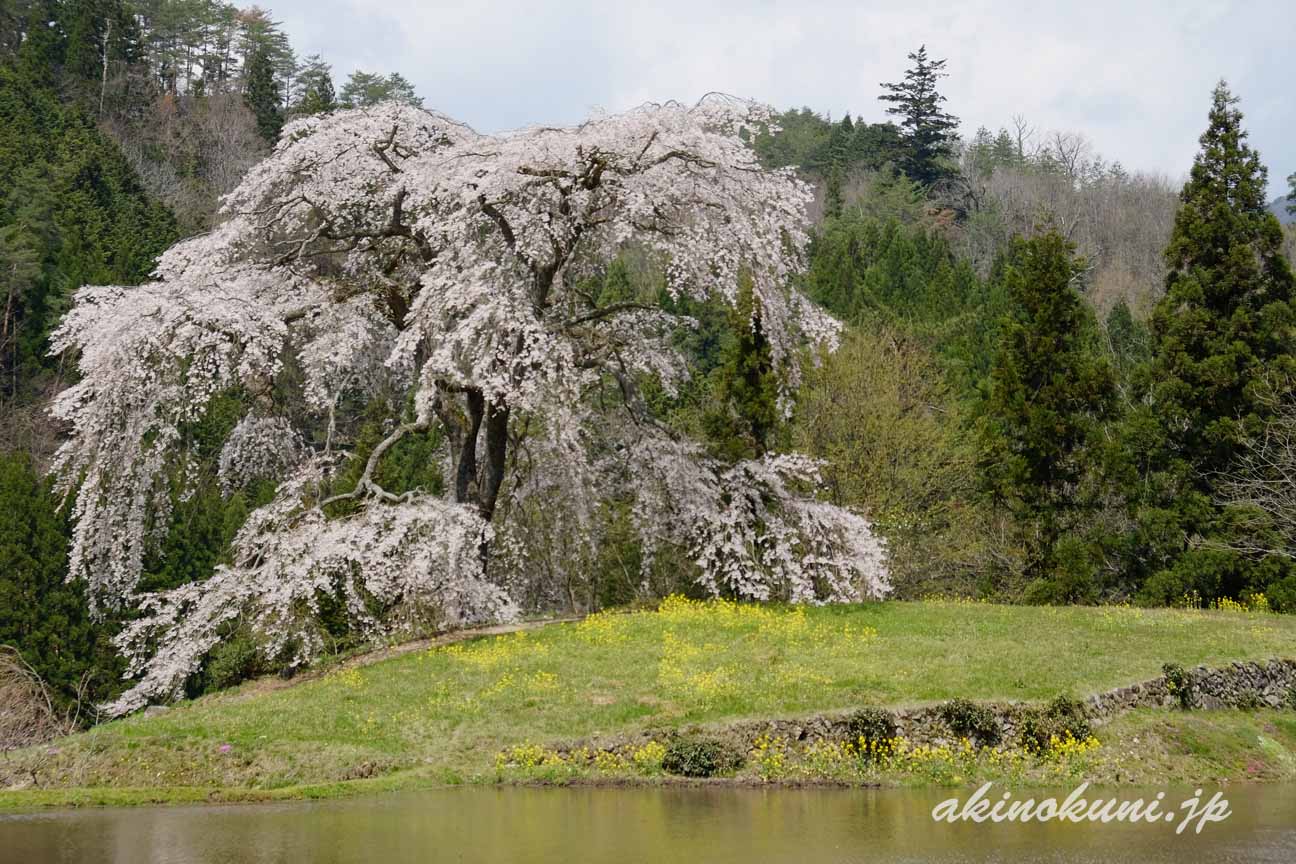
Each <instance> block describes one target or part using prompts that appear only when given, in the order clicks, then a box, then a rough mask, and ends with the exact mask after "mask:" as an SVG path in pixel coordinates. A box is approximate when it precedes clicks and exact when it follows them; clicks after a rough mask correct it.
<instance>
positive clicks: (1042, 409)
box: [980, 231, 1114, 600]
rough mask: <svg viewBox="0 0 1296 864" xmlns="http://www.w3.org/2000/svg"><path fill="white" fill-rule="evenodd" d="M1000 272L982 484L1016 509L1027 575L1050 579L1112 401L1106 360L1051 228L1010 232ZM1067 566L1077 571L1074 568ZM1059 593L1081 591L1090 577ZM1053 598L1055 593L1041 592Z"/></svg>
mask: <svg viewBox="0 0 1296 864" xmlns="http://www.w3.org/2000/svg"><path fill="white" fill-rule="evenodd" d="M1001 273H1002V276H1001V278H1002V280H1003V282H1004V286H1005V288H1006V290H1007V293H1008V296H1009V298H1010V300H1011V302H1012V304H1013V312H1012V314H1011V316H1010V318H1009V319H1008V320H1007V321H1006V322H1005V323H1004V326H1003V330H1002V335H1001V337H1000V342H999V348H998V352H997V354H996V356H995V359H994V366H993V368H992V370H991V392H990V397H989V399H988V400H987V402H986V404H985V406H984V416H983V418H982V422H981V429H980V432H981V439H982V461H981V470H982V474H983V476H984V478H985V482H986V485H987V491H988V492H989V493H990V494H991V496H992V498H993V500H994V501H995V503H996V504H997V505H998V506H1001V507H1003V508H1005V509H1006V510H1007V511H1008V513H1010V514H1011V515H1012V517H1013V520H1014V522H1015V523H1016V525H1017V527H1018V529H1019V531H1020V535H1021V542H1022V545H1023V547H1024V549H1025V552H1026V562H1025V563H1026V573H1027V575H1028V576H1030V577H1034V578H1038V579H1044V580H1056V579H1057V578H1059V576H1060V575H1061V574H1060V572H1059V571H1060V569H1062V568H1063V567H1066V566H1069V565H1071V564H1073V563H1074V562H1068V561H1064V560H1063V559H1064V558H1067V557H1073V551H1074V550H1073V549H1072V553H1068V554H1067V555H1064V554H1061V553H1063V551H1064V549H1063V547H1062V546H1061V545H1060V543H1061V541H1062V540H1063V537H1064V535H1065V534H1067V533H1068V532H1070V531H1073V530H1074V529H1076V527H1077V525H1078V522H1079V520H1078V519H1077V518H1076V517H1077V515H1078V514H1079V513H1080V512H1081V511H1082V510H1083V509H1085V507H1086V506H1087V502H1086V500H1085V494H1084V492H1083V491H1082V486H1083V482H1082V481H1084V480H1085V478H1086V475H1087V474H1089V473H1090V471H1091V465H1092V460H1093V458H1094V444H1095V441H1096V438H1095V433H1096V431H1097V430H1098V429H1099V428H1100V424H1101V423H1102V422H1103V420H1104V419H1105V418H1106V417H1107V416H1108V414H1109V413H1110V411H1111V408H1112V403H1113V392H1114V382H1113V376H1112V370H1111V367H1110V366H1109V365H1108V363H1107V362H1106V359H1105V358H1104V356H1103V355H1102V353H1101V352H1100V351H1099V350H1098V345H1097V343H1096V339H1095V336H1096V332H1097V330H1096V324H1095V322H1094V320H1093V315H1092V313H1091V312H1090V310H1089V307H1088V306H1087V305H1086V304H1085V302H1084V300H1083V298H1081V296H1080V293H1079V292H1078V291H1077V290H1076V288H1075V286H1074V282H1075V280H1076V278H1077V276H1078V274H1079V273H1080V267H1079V264H1078V262H1077V261H1076V259H1075V258H1074V247H1073V246H1072V245H1071V244H1070V243H1069V242H1067V241H1066V240H1064V239H1063V238H1062V236H1061V235H1060V234H1058V233H1057V232H1056V231H1049V232H1048V233H1046V234H1041V235H1039V236H1037V237H1034V238H1032V239H1031V240H1021V239H1018V240H1016V241H1015V243H1014V246H1013V249H1012V251H1011V253H1010V256H1009V259H1008V261H1007V262H1006V263H1005V264H1004V265H1003V266H1002V267H1001ZM1072 575H1073V574H1072ZM1064 593H1065V594H1069V595H1070V596H1064V597H1061V598H1058V599H1066V600H1073V599H1080V598H1081V597H1084V596H1085V595H1086V594H1088V591H1087V590H1086V586H1083V585H1082V586H1077V590H1074V591H1068V592H1064ZM1043 596H1045V597H1048V598H1049V599H1052V597H1053V596H1056V595H1055V594H1047V595H1043Z"/></svg>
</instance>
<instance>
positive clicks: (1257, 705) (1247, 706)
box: [1234, 690, 1264, 711]
mask: <svg viewBox="0 0 1296 864" xmlns="http://www.w3.org/2000/svg"><path fill="white" fill-rule="evenodd" d="M1234 707H1236V708H1237V709H1238V710H1239V711H1259V710H1260V709H1261V708H1263V707H1264V703H1263V702H1261V701H1260V697H1259V695H1257V694H1256V692H1255V691H1254V690H1248V691H1247V692H1245V693H1243V694H1241V695H1240V696H1238V698H1237V702H1236V703H1235V706H1234Z"/></svg>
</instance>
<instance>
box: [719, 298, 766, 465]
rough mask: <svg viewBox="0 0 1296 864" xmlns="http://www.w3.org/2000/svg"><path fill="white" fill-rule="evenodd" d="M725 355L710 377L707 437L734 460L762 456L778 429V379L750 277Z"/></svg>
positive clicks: (731, 323) (733, 316)
mask: <svg viewBox="0 0 1296 864" xmlns="http://www.w3.org/2000/svg"><path fill="white" fill-rule="evenodd" d="M720 356H721V361H720V365H719V366H718V367H716V369H715V370H714V371H713V372H712V373H711V379H712V386H713V392H714V400H713V402H712V406H711V408H710V409H709V410H708V411H707V412H706V415H705V417H704V424H705V426H706V433H707V437H708V438H709V439H710V440H711V441H712V442H713V445H714V446H715V448H716V449H717V450H718V451H719V452H720V455H722V456H724V457H726V458H728V459H730V460H738V459H744V458H751V457H753V456H762V455H764V454H765V452H766V451H767V450H768V449H769V448H770V445H771V440H770V439H771V438H772V436H773V435H774V432H775V430H776V428H777V426H778V420H779V414H778V377H777V375H775V373H774V360H773V355H772V354H771V353H770V346H769V340H768V339H766V337H765V333H764V330H763V329H762V325H761V310H760V305H759V304H758V303H757V302H756V299H755V297H754V296H753V293H752V284H751V277H750V276H747V275H745V274H744V275H743V276H742V277H741V278H740V281H739V284H738V301H737V303H735V304H734V307H733V309H732V310H731V311H730V313H729V333H728V334H727V335H726V339H725V342H724V344H723V347H722V349H721V355H720Z"/></svg>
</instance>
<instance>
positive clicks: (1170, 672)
mask: <svg viewBox="0 0 1296 864" xmlns="http://www.w3.org/2000/svg"><path fill="white" fill-rule="evenodd" d="M1161 673H1162V674H1163V675H1165V679H1166V686H1167V687H1168V688H1169V689H1170V695H1171V696H1174V697H1175V698H1176V699H1178V700H1179V707H1180V708H1182V709H1183V710H1185V711H1188V710H1190V709H1191V708H1192V703H1193V680H1192V673H1191V672H1189V671H1188V670H1186V669H1184V667H1183V666H1182V665H1180V664H1178V663H1166V664H1165V665H1163V666H1162V667H1161Z"/></svg>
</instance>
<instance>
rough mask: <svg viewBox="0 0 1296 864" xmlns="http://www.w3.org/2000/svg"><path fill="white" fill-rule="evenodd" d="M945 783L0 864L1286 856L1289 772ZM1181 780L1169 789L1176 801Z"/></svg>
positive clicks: (47, 856)
mask: <svg viewBox="0 0 1296 864" xmlns="http://www.w3.org/2000/svg"><path fill="white" fill-rule="evenodd" d="M1066 791H1068V790H1062V791H1061V792H1060V793H1059V794H1060V795H1063V796H1064V795H1065V794H1066ZM950 794H951V793H949V792H927V791H923V792H907V791H893V790H884V791H859V790H776V789H726V788H704V789H681V788H670V789H515V788H467V789H447V790H437V791H432V792H421V793H412V794H405V795H395V796H385V797H377V798H366V799H353V800H344V801H330V802H320V803H300V804H279V805H257V806H212V807H172V808H136V809H120V810H84V811H70V812H69V811H62V812H55V813H38V814H31V815H21V816H4V817H0V864H9V862H15V864H17V862H22V864H46V862H50V864H89V862H95V864H99V862H113V864H141V862H163V864H205V862H221V864H263V862H264V864H268V862H287V861H292V862H318V864H353V862H369V861H373V862H383V864H404V862H429V861H434V862H440V861H445V862H468V864H471V862H499V861H509V862H524V864H556V862H564V864H565V862H583V861H589V862H595V861H597V862H604V861H615V862H618V864H632V862H673V861H681V862H694V861H698V862H718V864H729V862H733V864H738V862H742V864H747V862H765V861H770V862H797V864H854V862H910V861H912V862H920V861H921V862H929V861H936V862H973V861H975V862H1024V861H1052V862H1065V864H1079V862H1112V861H1140V862H1142V861H1149V862H1158V861H1161V862H1175V864H1184V862H1243V861H1246V862H1270V861H1272V862H1283V864H1289V862H1292V861H1296V786H1291V785H1287V786H1249V787H1235V788H1232V789H1230V790H1228V791H1227V792H1226V795H1227V797H1228V798H1229V800H1230V802H1231V804H1232V810H1233V815H1232V817H1231V818H1229V819H1228V820H1227V821H1226V822H1224V823H1223V824H1215V825H1208V826H1206V829H1205V831H1204V832H1203V833H1202V834H1201V835H1200V836H1199V835H1194V834H1191V833H1189V834H1185V835H1175V833H1174V828H1173V826H1165V825H1137V826H1130V825H1072V824H1045V825H1039V824H1031V825H1007V824H1001V825H988V824H982V825H977V824H956V825H948V824H936V823H934V822H933V821H932V819H931V815H930V814H931V808H932V807H933V806H934V805H935V804H936V803H937V802H938V801H940V800H942V799H943V798H946V797H949V795H950ZM964 794H965V793H964ZM1121 794H1122V796H1123V797H1138V794H1139V793H1138V792H1130V791H1127V790H1122V792H1121ZM1144 794H1146V793H1144ZM1207 794H1208V795H1209V794H1210V793H1209V791H1208V793H1207ZM1176 795H1177V793H1173V794H1172V795H1170V796H1168V800H1172V801H1174V802H1177V801H1178V800H1179V798H1178V797H1176ZM1185 797H1186V796H1185Z"/></svg>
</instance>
